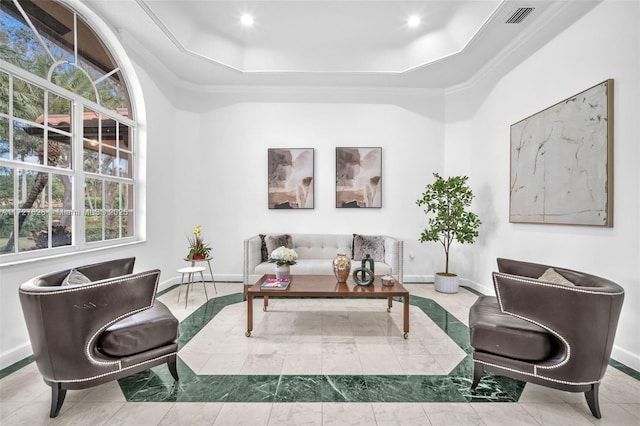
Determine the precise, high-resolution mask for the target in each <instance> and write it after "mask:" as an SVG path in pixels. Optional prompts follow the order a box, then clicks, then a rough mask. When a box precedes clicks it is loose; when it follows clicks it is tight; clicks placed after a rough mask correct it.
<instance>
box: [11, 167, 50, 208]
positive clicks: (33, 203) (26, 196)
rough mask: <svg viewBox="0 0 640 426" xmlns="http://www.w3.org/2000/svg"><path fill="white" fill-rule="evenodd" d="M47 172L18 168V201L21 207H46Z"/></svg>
mask: <svg viewBox="0 0 640 426" xmlns="http://www.w3.org/2000/svg"><path fill="white" fill-rule="evenodd" d="M48 182H49V174H48V173H44V172H36V171H34V170H23V169H18V203H19V204H20V208H21V209H47V208H49V205H48V204H49V202H48V196H47V193H48V189H47V187H48Z"/></svg>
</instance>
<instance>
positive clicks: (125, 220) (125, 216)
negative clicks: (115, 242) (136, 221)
mask: <svg viewBox="0 0 640 426" xmlns="http://www.w3.org/2000/svg"><path fill="white" fill-rule="evenodd" d="M120 220H121V225H120V229H121V233H122V237H123V238H124V237H131V236H133V212H132V211H131V210H128V211H123V212H122V213H121V217H120Z"/></svg>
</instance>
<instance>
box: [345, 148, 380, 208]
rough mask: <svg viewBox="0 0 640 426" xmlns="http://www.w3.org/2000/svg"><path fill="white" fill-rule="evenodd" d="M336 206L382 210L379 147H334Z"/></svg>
mask: <svg viewBox="0 0 640 426" xmlns="http://www.w3.org/2000/svg"><path fill="white" fill-rule="evenodd" d="M336 207H337V208H369V207H382V148H380V147H378V148H341V147H338V148H336Z"/></svg>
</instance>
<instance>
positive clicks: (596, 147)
mask: <svg viewBox="0 0 640 426" xmlns="http://www.w3.org/2000/svg"><path fill="white" fill-rule="evenodd" d="M509 204H510V205H509V221H510V222H514V223H550V224H551V223H552V224H564V225H591V226H604V227H611V226H613V80H606V81H603V82H602V83H599V84H596V85H595V86H593V87H590V88H589V89H586V90H585V91H583V92H581V93H578V94H577V95H575V96H571V97H570V98H567V99H565V100H563V101H561V102H558V103H557V104H555V105H553V106H550V107H549V108H547V109H545V110H543V111H540V112H538V113H536V114H534V115H532V116H530V117H527V118H525V119H524V120H521V121H519V122H517V123H515V124H513V125H512V126H511V181H510V197H509Z"/></svg>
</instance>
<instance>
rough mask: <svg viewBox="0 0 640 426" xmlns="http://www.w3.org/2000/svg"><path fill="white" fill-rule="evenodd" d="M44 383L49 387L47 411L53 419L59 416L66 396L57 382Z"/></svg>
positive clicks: (65, 391)
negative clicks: (49, 401)
mask: <svg viewBox="0 0 640 426" xmlns="http://www.w3.org/2000/svg"><path fill="white" fill-rule="evenodd" d="M45 383H46V384H48V385H49V386H51V410H50V411H49V417H51V418H54V417H57V416H58V414H60V409H61V408H62V403H63V402H64V397H65V396H67V390H66V389H62V384H61V383H59V382H48V381H46V380H45Z"/></svg>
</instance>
